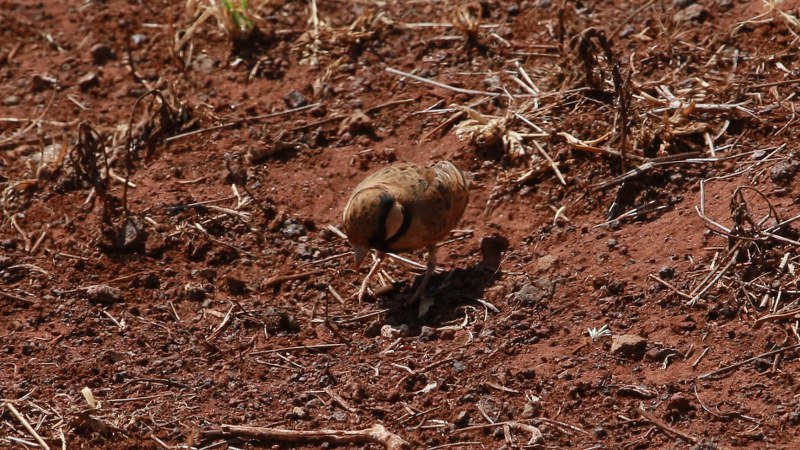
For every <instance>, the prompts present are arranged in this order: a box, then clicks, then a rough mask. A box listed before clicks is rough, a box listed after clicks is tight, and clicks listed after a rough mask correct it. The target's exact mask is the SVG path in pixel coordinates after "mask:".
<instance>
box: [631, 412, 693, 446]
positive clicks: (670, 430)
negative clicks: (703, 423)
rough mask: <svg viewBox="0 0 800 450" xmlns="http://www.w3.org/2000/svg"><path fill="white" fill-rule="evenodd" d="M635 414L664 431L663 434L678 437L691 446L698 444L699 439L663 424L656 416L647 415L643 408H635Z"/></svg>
mask: <svg viewBox="0 0 800 450" xmlns="http://www.w3.org/2000/svg"><path fill="white" fill-rule="evenodd" d="M637 412H638V413H639V414H640V415H641V416H642V418H644V419H645V420H647V421H648V422H650V423H652V424H653V425H655V426H656V427H658V428H659V429H661V430H662V431H665V432H667V433H669V434H672V435H674V436H678V437H679V438H681V439H684V440H686V441H689V442H691V443H693V444H696V443H698V442H700V439H698V438H696V437H694V436H692V435H691V434H689V433H686V432H684V431H681V430H679V429H677V428H675V427H673V426H672V425H670V424H668V423H666V422H664V421H663V420H661V419H659V418H658V417H656V416H654V415H652V414H650V413H648V412H647V411H645V410H644V408H642V407H641V406H640V407H639V408H637Z"/></svg>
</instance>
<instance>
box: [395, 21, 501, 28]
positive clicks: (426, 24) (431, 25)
mask: <svg viewBox="0 0 800 450" xmlns="http://www.w3.org/2000/svg"><path fill="white" fill-rule="evenodd" d="M399 25H400V26H401V27H407V28H453V27H454V25H453V24H452V23H444V22H442V23H438V22H413V23H400V24H399ZM499 27H500V25H498V24H492V23H482V24H480V25H478V28H499Z"/></svg>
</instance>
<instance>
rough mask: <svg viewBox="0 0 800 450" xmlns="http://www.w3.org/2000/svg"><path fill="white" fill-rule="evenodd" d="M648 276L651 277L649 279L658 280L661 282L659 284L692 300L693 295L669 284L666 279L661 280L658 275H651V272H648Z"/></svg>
mask: <svg viewBox="0 0 800 450" xmlns="http://www.w3.org/2000/svg"><path fill="white" fill-rule="evenodd" d="M648 277H649V278H651V279H653V280H655V281H658V282H659V283H661V284H662V285H663V286H664V287H666V288H668V289H669V290H671V291H672V292H674V293H675V294H678V295H680V296H681V297H683V298H685V299H687V300H692V299H693V298H694V297H692V296H691V295H689V294H687V293H685V292H683V291H681V290H679V289H678V288H676V287H675V286H673V285H672V284H670V283H669V282H667V281H665V280H662V279H661V278H659V277H658V276H656V275H653V274H652V273H651V274H649V275H648Z"/></svg>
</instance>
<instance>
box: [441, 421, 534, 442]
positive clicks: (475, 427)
mask: <svg viewBox="0 0 800 450" xmlns="http://www.w3.org/2000/svg"><path fill="white" fill-rule="evenodd" d="M495 427H511V428H517V429H521V430H523V431H527V432H529V433H531V438H530V440H529V441H528V445H535V444H541V443H542V442H544V436H543V435H542V432H541V431H539V429H538V428H536V427H535V426H533V425H529V424H527V423H522V422H517V421H507V422H495V423H485V424H481V425H472V426H469V427H464V428H459V429H458V430H455V431H453V434H459V433H464V432H467V431H472V430H480V429H484V428H495Z"/></svg>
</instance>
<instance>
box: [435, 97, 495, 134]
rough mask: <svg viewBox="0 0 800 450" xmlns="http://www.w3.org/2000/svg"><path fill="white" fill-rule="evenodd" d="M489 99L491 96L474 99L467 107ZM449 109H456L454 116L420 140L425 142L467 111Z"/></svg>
mask: <svg viewBox="0 0 800 450" xmlns="http://www.w3.org/2000/svg"><path fill="white" fill-rule="evenodd" d="M489 100H491V98H490V97H484V98H482V99H480V100H477V101H474V102H472V103H470V104H468V105H467V108H475V107H476V106H480V105H482V104H484V103H486V102H488V101H489ZM442 111H444V110H442ZM449 111H455V113H454V114H453V115H452V116H450V117H449V118H448V119H447V120H445V121H444V122H442V123H440V124H439V125H437V126H436V127H434V128H433V129H432V130H431V131H429V132H427V133H425V136H422V138H421V139H420V142H425V141H427V140H428V139H430V137H431V136H433V135H434V134H435V133H437V132H439V131H441V130H442V129H444V128H445V127H448V126H450V125H452V124H453V123H454V122H455V121H456V120H458V119H459V118H461V116H463V115H464V114H466V113H465V112H464V109H463V108H462V109H456V108H449Z"/></svg>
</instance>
